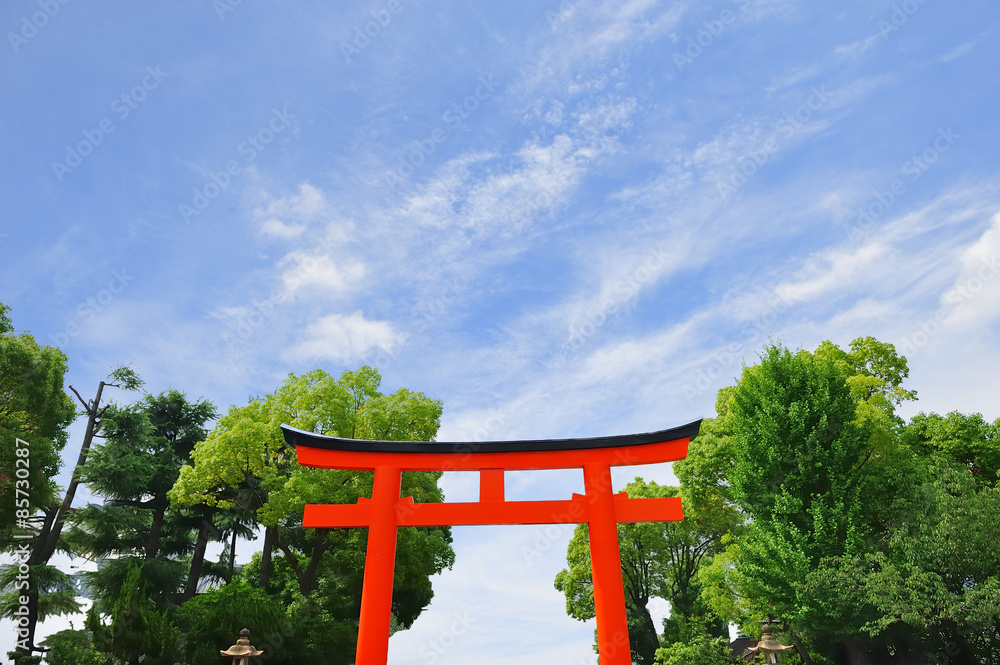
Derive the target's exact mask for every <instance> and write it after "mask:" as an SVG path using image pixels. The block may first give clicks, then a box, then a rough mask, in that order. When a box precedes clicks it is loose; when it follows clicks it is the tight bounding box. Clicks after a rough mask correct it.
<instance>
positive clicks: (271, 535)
mask: <svg viewBox="0 0 1000 665" xmlns="http://www.w3.org/2000/svg"><path fill="white" fill-rule="evenodd" d="M277 535H278V527H276V526H269V527H264V551H263V552H262V553H261V558H260V588H261V589H266V588H267V584H268V582H270V581H271V572H272V571H273V570H274V562H273V561H272V560H271V555H272V553H273V552H274V543H275V539H276V537H277Z"/></svg>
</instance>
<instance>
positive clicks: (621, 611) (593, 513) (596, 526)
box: [583, 464, 632, 665]
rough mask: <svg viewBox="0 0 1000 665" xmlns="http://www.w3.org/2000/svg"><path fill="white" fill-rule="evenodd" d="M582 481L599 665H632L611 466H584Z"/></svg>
mask: <svg viewBox="0 0 1000 665" xmlns="http://www.w3.org/2000/svg"><path fill="white" fill-rule="evenodd" d="M583 484H584V487H585V488H586V492H587V503H588V504H589V505H590V519H589V522H588V525H587V528H588V531H589V533H590V565H591V571H592V574H593V580H594V612H595V613H596V615H597V652H598V655H599V656H600V662H601V665H631V663H632V654H631V651H630V650H629V642H628V619H627V618H626V616H625V590H624V588H623V586H622V559H621V550H619V549H618V522H617V520H616V519H615V505H614V490H612V488H611V467H610V465H608V464H586V465H584V467H583Z"/></svg>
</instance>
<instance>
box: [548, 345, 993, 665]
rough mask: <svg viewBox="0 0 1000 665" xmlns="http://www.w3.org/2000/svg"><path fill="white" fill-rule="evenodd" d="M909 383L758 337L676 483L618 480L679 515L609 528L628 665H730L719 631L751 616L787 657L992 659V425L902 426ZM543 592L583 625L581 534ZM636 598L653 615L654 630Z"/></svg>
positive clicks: (845, 359)
mask: <svg viewBox="0 0 1000 665" xmlns="http://www.w3.org/2000/svg"><path fill="white" fill-rule="evenodd" d="M908 374H909V370H908V368H907V363H906V359H905V358H904V357H902V356H900V355H898V354H897V352H896V350H895V348H894V347H893V346H892V345H891V344H887V343H883V342H880V341H878V340H876V339H874V338H872V337H864V338H858V339H855V340H854V341H853V342H852V343H851V344H850V346H849V348H848V349H846V350H845V349H842V348H840V347H838V346H837V345H835V344H833V343H831V342H823V343H822V344H820V345H819V347H818V348H816V349H815V350H814V351H812V352H809V351H805V350H799V351H796V352H793V351H790V350H789V349H787V348H785V347H784V346H783V345H782V344H778V343H771V344H769V345H767V346H766V347H765V348H764V350H763V353H762V354H761V357H760V360H759V362H758V363H757V364H754V365H752V366H748V367H744V368H743V370H742V373H741V375H740V377H739V378H738V380H737V382H736V384H735V385H734V386H729V387H726V388H723V389H721V390H720V391H719V393H718V396H717V400H716V417H715V418H712V419H707V420H705V421H703V423H702V426H701V431H700V433H699V435H698V436H697V437H696V438H695V439H694V440H692V441H691V444H690V448H689V452H688V456H687V458H686V459H684V460H682V461H679V462H676V463H674V473H675V475H676V476H677V478H678V480H679V481H680V485H679V487H670V486H662V485H658V484H656V483H652V482H645V481H643V480H642V479H641V478H637V479H636V480H635V481H634V482H632V483H631V484H629V486H628V487H627V488H626V489H627V491H628V493H629V496H678V495H679V496H681V497H682V499H683V502H684V514H685V519H684V520H683V521H681V522H675V523H666V524H623V525H619V540H620V542H621V548H622V574H623V579H624V584H625V590H626V599H627V603H626V604H627V613H628V617H629V637H630V642H631V647H632V656H633V660H634V661H635V662H636V663H639V664H640V665H652V664H653V663H658V664H661V665H681V664H684V665H723V664H725V663H731V662H733V659H732V654H731V653H730V649H729V638H728V635H729V633H728V625H729V624H731V623H733V624H737V625H738V626H740V628H741V630H742V632H743V633H744V634H746V635H748V636H759V635H760V632H761V624H762V622H763V621H765V620H768V619H772V620H774V621H775V622H776V623H777V625H778V626H779V627H780V628H781V632H780V633H779V634H778V637H779V638H780V639H782V640H783V641H784V643H785V644H788V645H793V646H794V647H795V649H794V650H793V651H792V652H789V653H788V654H784V655H782V661H783V662H788V663H803V664H805V665H812V664H816V665H819V664H830V663H838V662H840V663H955V664H970V665H971V664H976V665H984V664H997V663H1000V546H998V542H1000V420H997V421H995V422H993V423H989V422H987V421H986V420H984V418H983V417H982V416H981V415H980V414H978V413H976V414H963V413H960V412H958V411H954V412H951V413H948V414H947V415H940V414H936V413H930V414H927V413H923V412H921V413H919V414H918V415H916V416H914V417H912V418H910V419H909V421H908V422H907V421H904V420H903V419H902V418H901V417H900V416H899V415H897V409H898V407H899V406H900V405H901V404H902V403H903V402H906V401H910V400H915V399H916V393H915V392H914V391H912V390H908V389H906V388H905V387H904V386H903V383H904V381H905V379H906V378H907V377H908ZM984 388H985V387H984ZM555 585H556V588H557V589H559V590H560V591H562V592H563V593H564V594H565V596H566V608H567V612H568V613H569V614H570V616H573V617H576V618H578V619H588V618H590V617H592V616H593V612H594V610H593V588H592V580H591V577H590V561H589V548H588V542H587V530H586V527H585V526H580V527H578V528H577V530H576V532H575V533H574V536H573V538H572V540H571V542H570V545H569V549H568V551H567V568H566V569H564V570H563V571H562V572H560V573H559V574H558V575H557V577H556V579H555ZM653 597H658V598H662V599H665V600H667V601H668V602H669V604H670V608H671V609H670V615H669V616H668V617H667V618H666V619H665V620H664V622H663V624H662V625H661V626H657V625H655V623H654V621H653V620H652V618H651V616H650V613H649V605H648V603H649V600H650V599H651V598H653Z"/></svg>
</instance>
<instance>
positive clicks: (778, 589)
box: [728, 345, 871, 659]
mask: <svg viewBox="0 0 1000 665" xmlns="http://www.w3.org/2000/svg"><path fill="white" fill-rule="evenodd" d="M848 378H849V377H848V375H847V374H846V373H845V371H844V369H843V368H842V366H840V365H839V364H838V363H837V362H836V360H835V359H834V358H831V357H830V355H829V354H817V355H814V354H810V353H808V352H806V351H799V352H798V353H795V354H793V353H791V352H790V351H789V350H788V349H786V348H784V347H782V346H779V345H770V346H768V347H767V348H766V349H765V351H764V354H763V356H762V357H761V362H760V364H759V365H756V366H753V367H748V368H745V369H744V371H743V373H742V375H741V377H740V380H739V383H738V385H737V386H736V390H735V392H734V394H733V404H732V414H733V435H732V442H733V449H734V453H735V464H734V465H733V467H732V469H731V471H730V472H729V474H728V479H729V482H730V485H731V487H732V497H733V501H734V502H735V503H736V504H737V505H738V506H739V507H740V508H741V509H742V510H743V511H744V512H745V513H747V515H748V517H749V518H750V519H751V520H752V523H751V524H750V526H749V528H748V531H747V533H746V534H745V535H744V536H743V537H742V538H741V540H740V543H739V549H738V558H737V559H736V561H735V580H736V588H737V591H738V593H739V594H740V595H741V597H742V598H743V600H744V602H745V603H746V607H747V608H748V609H749V610H750V613H751V616H752V617H753V619H754V623H756V622H757V621H759V620H760V619H761V618H764V617H765V616H767V615H768V614H773V615H775V616H779V617H781V618H783V619H784V620H785V621H786V622H787V624H788V625H789V627H790V629H791V630H790V632H789V636H790V638H791V639H792V641H793V642H794V643H795V644H796V646H797V647H798V650H799V653H800V655H802V656H803V658H804V659H808V653H807V647H806V643H807V642H808V643H810V644H811V645H813V646H815V645H820V649H821V650H822V648H825V646H826V644H827V642H828V641H829V640H830V639H831V636H830V635H829V634H828V630H827V628H825V627H824V626H823V625H821V624H817V623H816V622H814V621H810V619H811V618H812V617H814V616H815V614H816V613H817V611H816V608H815V607H813V606H812V605H811V604H810V599H809V598H808V597H807V596H806V595H804V594H803V593H802V590H803V587H804V584H805V581H806V578H807V576H808V575H809V573H810V571H811V570H814V569H816V568H817V567H819V565H820V563H821V561H823V560H824V559H826V558H829V557H839V556H851V555H853V554H855V553H857V552H858V551H860V550H861V549H862V548H863V546H864V543H865V540H864V537H865V535H866V534H865V533H864V532H863V522H864V519H863V517H862V509H863V490H864V488H865V485H866V484H865V476H864V473H863V472H862V470H861V466H862V465H863V464H864V461H865V459H866V456H867V455H868V453H869V451H870V447H869V446H870V439H871V426H870V425H868V424H866V423H865V422H864V421H859V420H857V419H856V415H857V399H858V398H857V397H856V396H855V395H854V393H853V392H852V389H851V387H850V386H849V385H848V382H847V380H848ZM747 629H748V630H749V629H750V627H749V626H748V627H747Z"/></svg>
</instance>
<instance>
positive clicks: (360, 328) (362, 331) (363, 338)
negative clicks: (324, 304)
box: [284, 311, 405, 363]
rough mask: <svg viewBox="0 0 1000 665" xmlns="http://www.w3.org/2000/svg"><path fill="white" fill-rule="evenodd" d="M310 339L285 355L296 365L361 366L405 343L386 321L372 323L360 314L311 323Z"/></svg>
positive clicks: (307, 332)
mask: <svg viewBox="0 0 1000 665" xmlns="http://www.w3.org/2000/svg"><path fill="white" fill-rule="evenodd" d="M305 335H306V339H305V340H304V341H302V342H299V343H298V344H296V345H295V346H293V347H292V348H290V349H288V351H286V352H285V354H284V355H285V358H286V359H288V360H292V361H303V360H333V361H337V362H345V363H349V362H357V361H359V360H360V359H363V358H364V357H365V356H367V355H369V354H370V353H372V352H373V351H375V350H376V349H384V350H387V349H391V348H393V347H394V346H396V345H398V344H402V343H403V342H404V341H405V337H403V336H402V335H400V334H399V333H397V332H396V331H395V330H394V329H393V327H392V326H391V325H390V324H389V323H387V322H386V321H369V320H368V319H366V318H365V317H364V315H363V314H362V313H361V312H360V311H357V312H354V313H353V314H348V315H344V314H327V315H326V316H324V317H323V318H321V319H319V320H318V321H315V322H313V323H310V324H309V326H308V327H307V328H306V332H305Z"/></svg>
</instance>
